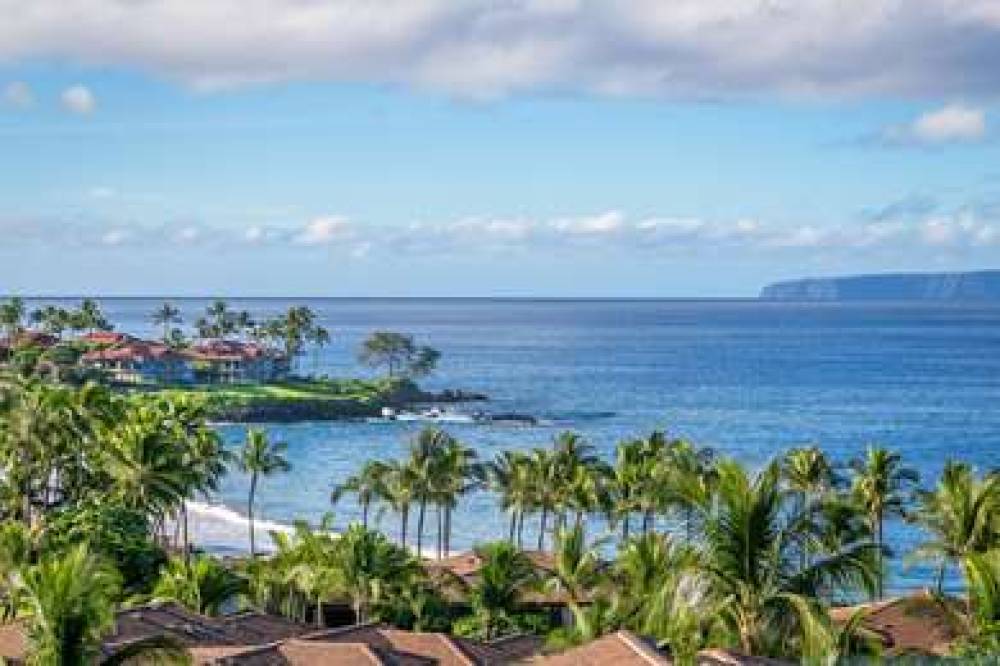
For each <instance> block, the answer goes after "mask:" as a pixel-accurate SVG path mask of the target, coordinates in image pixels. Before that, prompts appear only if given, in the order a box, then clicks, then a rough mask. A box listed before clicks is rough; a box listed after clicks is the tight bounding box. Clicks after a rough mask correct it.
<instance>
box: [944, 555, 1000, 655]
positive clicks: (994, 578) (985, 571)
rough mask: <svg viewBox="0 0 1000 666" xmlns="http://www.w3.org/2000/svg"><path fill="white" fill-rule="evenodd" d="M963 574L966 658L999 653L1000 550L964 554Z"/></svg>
mask: <svg viewBox="0 0 1000 666" xmlns="http://www.w3.org/2000/svg"><path fill="white" fill-rule="evenodd" d="M962 573H963V575H964V577H965V589H966V592H967V594H968V597H969V601H968V612H967V614H966V616H965V618H964V621H963V622H962V623H961V624H963V625H964V629H965V632H964V633H965V634H966V639H965V640H966V645H964V646H963V647H964V650H963V651H964V652H966V653H968V655H967V656H995V655H997V654H1000V550H996V549H994V550H991V551H989V552H986V553H975V554H972V555H967V556H966V557H965V558H964V559H963V560H962ZM944 603H945V604H947V601H944Z"/></svg>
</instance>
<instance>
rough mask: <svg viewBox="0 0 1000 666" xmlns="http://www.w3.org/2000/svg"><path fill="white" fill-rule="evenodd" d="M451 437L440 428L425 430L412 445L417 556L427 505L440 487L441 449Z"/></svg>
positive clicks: (411, 460)
mask: <svg viewBox="0 0 1000 666" xmlns="http://www.w3.org/2000/svg"><path fill="white" fill-rule="evenodd" d="M450 439H451V436H450V435H449V434H448V433H446V432H445V431H443V430H440V429H438V428H424V429H423V430H421V431H420V432H419V433H418V434H417V436H416V438H414V440H413V442H412V443H411V444H410V458H409V460H408V461H407V464H408V465H409V467H410V471H411V474H412V478H413V483H414V495H415V497H416V500H417V503H418V504H417V554H418V555H420V554H421V553H422V552H423V551H422V546H423V538H424V519H425V516H426V514H427V504H428V503H429V502H431V501H433V499H434V489H435V487H436V486H437V485H439V483H440V480H439V478H438V475H439V473H440V465H439V463H438V458H439V456H440V452H441V449H442V448H443V447H444V446H445V444H446V442H447V441H449V440H450Z"/></svg>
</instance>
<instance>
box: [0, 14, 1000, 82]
mask: <svg viewBox="0 0 1000 666" xmlns="http://www.w3.org/2000/svg"><path fill="white" fill-rule="evenodd" d="M0 16H3V17H4V20H3V22H2V23H0V61H4V62H16V61H18V60H29V59H45V58H59V59H64V60H69V61H75V62H78V63H83V64H87V65H94V64H97V65H104V64H106V65H112V66H117V67H127V68H138V69H143V70H146V71H149V72H153V73H155V74H157V75H162V76H167V77H172V78H175V79H178V80H181V81H184V82H186V83H188V84H190V85H193V86H197V87H201V88H206V89H211V88H220V87H227V86H238V85H249V84H265V83H269V82H278V81H287V80H331V81H349V82H356V81H364V82H370V83H377V84H400V85H407V86H414V87H418V88H432V89H435V90H443V91H446V92H448V93H454V94H458V95H462V96H474V97H495V96H498V95H505V94H510V93H517V92H519V91H524V90H554V91H582V92H590V93H597V94H610V95H634V94H640V95H658V96H666V97H675V98H691V99H703V98H705V97H710V98H714V97H719V96H724V97H732V96H747V95H749V96H754V95H771V94H779V95H792V96H804V97H812V96H817V95H830V96H837V97H842V96H856V95H906V96H925V97H949V96H965V95H974V96H995V95H997V94H998V93H1000V69H998V68H997V67H996V66H995V63H996V62H998V61H1000V10H998V9H997V4H996V1H995V0H905V1H904V0H867V1H866V2H844V1H843V0H767V1H764V0H671V1H670V2H664V1H663V0H632V1H631V2H627V3H622V2H615V1H614V0H593V1H588V2H582V1H579V0H509V1H507V2H456V1H455V0H381V1H380V2H377V3H373V2H369V1H368V0H326V1H324V2H316V1H304V0H213V1H212V2H191V1H190V0H157V1H155V2H123V1H122V0H32V2H25V1H24V0H0ZM262 44H264V45H266V48H261V45H262ZM873 63H874V65H873Z"/></svg>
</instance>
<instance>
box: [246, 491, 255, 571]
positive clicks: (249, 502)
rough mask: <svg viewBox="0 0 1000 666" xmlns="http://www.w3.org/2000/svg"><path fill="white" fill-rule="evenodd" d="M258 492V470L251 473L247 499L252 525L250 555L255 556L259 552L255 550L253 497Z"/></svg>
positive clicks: (249, 521)
mask: <svg viewBox="0 0 1000 666" xmlns="http://www.w3.org/2000/svg"><path fill="white" fill-rule="evenodd" d="M256 493H257V472H254V473H253V474H251V475H250V497H249V499H248V500H247V523H248V524H249V525H250V557H251V559H252V558H254V557H255V556H256V554H257V551H256V550H255V546H256V544H255V543H254V529H253V499H254V495H255V494H256Z"/></svg>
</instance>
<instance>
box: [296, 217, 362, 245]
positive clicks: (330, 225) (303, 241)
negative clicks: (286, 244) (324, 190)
mask: <svg viewBox="0 0 1000 666" xmlns="http://www.w3.org/2000/svg"><path fill="white" fill-rule="evenodd" d="M351 235H352V225H351V221H350V220H348V219H347V218H346V217H343V216H340V215H334V216H327V217H317V218H316V219H314V220H312V221H310V222H309V223H308V224H306V225H305V226H304V227H303V228H302V229H301V230H300V231H299V232H298V233H296V234H294V235H293V236H292V242H294V243H297V244H299V245H328V244H330V243H333V242H334V241H337V240H343V239H346V238H349V237H350V236H351Z"/></svg>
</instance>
